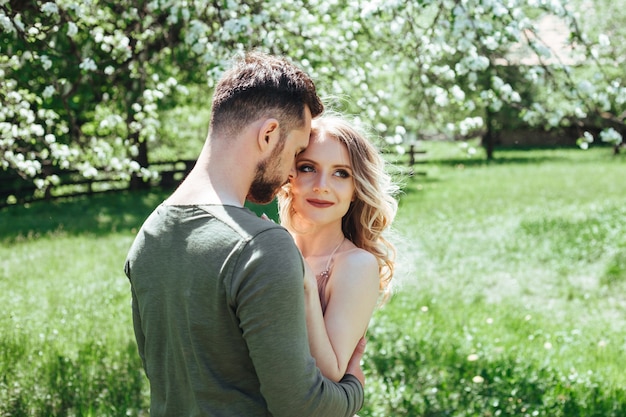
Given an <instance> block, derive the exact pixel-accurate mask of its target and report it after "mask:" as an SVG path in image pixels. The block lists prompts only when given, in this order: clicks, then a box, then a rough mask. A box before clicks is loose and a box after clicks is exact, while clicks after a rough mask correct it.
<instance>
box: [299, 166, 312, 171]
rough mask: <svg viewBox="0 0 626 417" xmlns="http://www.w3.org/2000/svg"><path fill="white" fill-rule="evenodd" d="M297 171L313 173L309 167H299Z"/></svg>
mask: <svg viewBox="0 0 626 417" xmlns="http://www.w3.org/2000/svg"><path fill="white" fill-rule="evenodd" d="M298 171H300V172H313V171H314V169H313V167H312V166H311V165H300V166H299V167H298Z"/></svg>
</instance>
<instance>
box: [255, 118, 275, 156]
mask: <svg viewBox="0 0 626 417" xmlns="http://www.w3.org/2000/svg"><path fill="white" fill-rule="evenodd" d="M279 139H280V125H279V123H278V120H276V119H266V120H265V121H264V122H263V124H262V125H261V127H260V129H259V131H258V135H257V143H258V145H259V150H260V151H261V153H263V152H266V151H268V150H272V149H274V146H276V144H277V143H278V141H279Z"/></svg>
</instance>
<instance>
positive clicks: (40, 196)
mask: <svg viewBox="0 0 626 417" xmlns="http://www.w3.org/2000/svg"><path fill="white" fill-rule="evenodd" d="M195 162H196V161H195V160H180V161H175V162H156V163H153V164H150V167H149V168H150V169H151V170H154V171H156V172H158V174H159V176H158V179H156V180H153V181H149V182H148V184H147V185H148V186H149V187H155V186H160V187H163V188H174V187H175V186H176V185H177V184H178V183H179V182H180V181H181V180H182V179H183V178H184V177H185V175H187V173H188V172H189V171H190V170H191V168H193V166H194V164H195ZM45 173H46V174H47V175H52V174H54V175H56V176H57V177H58V178H59V182H58V184H55V185H50V186H48V187H45V188H43V189H40V188H37V186H35V184H33V182H32V181H31V180H27V179H24V178H22V177H20V176H19V175H17V174H16V173H14V172H11V171H0V208H1V207H6V206H9V205H13V204H25V203H30V202H34V201H39V200H52V199H56V198H62V197H72V196H81V195H90V194H94V193H104V192H114V191H122V190H128V189H129V188H130V181H129V180H123V179H119V178H117V177H116V176H114V175H112V174H111V173H107V172H101V173H99V174H98V175H97V176H96V177H94V178H85V177H83V176H82V175H81V174H80V173H79V172H78V171H76V170H67V169H60V168H56V167H45Z"/></svg>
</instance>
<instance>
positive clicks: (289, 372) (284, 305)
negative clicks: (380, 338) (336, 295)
mask: <svg viewBox="0 0 626 417" xmlns="http://www.w3.org/2000/svg"><path fill="white" fill-rule="evenodd" d="M303 262H304V261H303V259H302V256H301V255H300V252H299V251H298V249H297V248H296V246H295V244H294V243H293V240H292V238H291V236H290V235H289V234H288V232H287V231H286V230H285V229H282V228H272V229H269V230H266V231H264V232H261V233H260V234H258V235H257V236H256V237H255V238H254V239H252V240H251V241H250V242H248V243H247V244H246V246H245V247H244V248H243V250H242V252H241V254H240V256H239V258H238V260H237V265H236V269H235V273H234V274H233V279H232V282H231V285H230V294H231V303H233V305H234V308H235V309H236V314H237V318H238V320H239V325H240V327H241V330H242V332H243V337H244V339H245V341H246V344H247V346H248V350H249V353H250V358H251V360H252V362H253V364H254V368H255V371H256V373H257V376H258V378H259V382H260V389H261V393H262V395H263V397H264V398H265V400H266V402H267V407H268V409H269V411H270V412H271V413H272V415H273V416H275V417H283V416H294V415H297V416H302V417H306V416H328V417H332V416H346V417H351V416H353V415H354V414H355V413H356V412H357V411H358V410H359V409H360V408H361V407H362V405H363V387H362V386H361V384H360V383H359V381H358V380H357V379H356V378H355V377H354V376H352V375H347V376H346V377H344V379H342V381H340V382H339V383H335V382H333V381H331V380H329V379H326V378H324V377H323V376H322V374H321V372H320V371H319V369H318V368H317V367H316V365H315V360H314V359H313V357H312V356H311V353H310V350H309V344H308V339H307V333H306V321H305V307H304V283H303V279H304V278H303V277H304V263H303Z"/></svg>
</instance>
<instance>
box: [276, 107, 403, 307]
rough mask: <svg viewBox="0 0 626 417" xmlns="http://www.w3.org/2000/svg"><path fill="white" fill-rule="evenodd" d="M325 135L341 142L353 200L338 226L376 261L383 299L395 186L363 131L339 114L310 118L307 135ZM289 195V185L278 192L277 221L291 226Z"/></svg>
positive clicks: (389, 270) (391, 252)
mask: <svg viewBox="0 0 626 417" xmlns="http://www.w3.org/2000/svg"><path fill="white" fill-rule="evenodd" d="M318 136H327V137H332V138H334V139H336V140H338V141H339V142H341V143H343V144H344V145H345V146H346V148H347V150H348V155H349V158H350V165H351V166H352V175H353V181H354V185H355V199H354V201H353V202H352V203H351V204H350V208H349V209H348V212H347V213H346V214H345V215H344V216H343V218H342V221H341V228H342V231H343V234H344V236H345V237H346V238H348V239H350V240H351V241H352V243H354V245H355V246H357V247H358V248H361V249H364V250H366V251H368V252H370V253H371V254H372V255H374V256H375V257H376V260H377V261H378V270H379V276H380V285H379V289H380V292H381V294H382V295H383V301H385V300H386V299H387V298H388V296H389V294H390V290H391V288H390V283H391V279H392V278H393V274H394V269H395V256H396V249H395V246H394V245H393V244H392V243H391V242H390V241H389V240H387V239H386V237H385V232H387V230H388V229H389V228H390V226H391V224H392V222H393V220H394V218H395V215H396V212H397V209H398V202H397V201H396V199H395V194H396V193H397V191H398V187H397V186H396V185H395V184H394V183H393V181H392V179H391V176H390V175H389V174H388V173H387V172H386V170H385V160H384V159H383V158H382V156H381V154H380V153H379V151H378V149H377V148H376V147H375V146H374V145H373V143H372V142H371V141H370V140H369V139H368V138H367V136H366V135H365V133H364V132H363V131H361V130H360V129H359V128H357V127H356V126H355V125H354V124H353V123H351V122H349V121H348V120H347V119H345V118H344V117H342V116H339V115H336V114H327V113H325V114H323V115H322V116H320V117H319V118H316V119H314V120H313V124H312V129H311V137H312V138H313V137H318ZM292 201H293V196H292V194H291V186H290V185H289V184H287V185H285V186H283V188H282V189H281V191H280V192H279V194H278V208H279V215H280V220H281V223H282V224H283V225H284V226H286V227H287V228H292V217H293V215H294V213H295V212H294V210H293V205H292Z"/></svg>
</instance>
